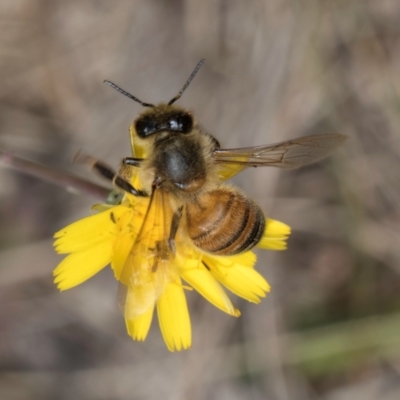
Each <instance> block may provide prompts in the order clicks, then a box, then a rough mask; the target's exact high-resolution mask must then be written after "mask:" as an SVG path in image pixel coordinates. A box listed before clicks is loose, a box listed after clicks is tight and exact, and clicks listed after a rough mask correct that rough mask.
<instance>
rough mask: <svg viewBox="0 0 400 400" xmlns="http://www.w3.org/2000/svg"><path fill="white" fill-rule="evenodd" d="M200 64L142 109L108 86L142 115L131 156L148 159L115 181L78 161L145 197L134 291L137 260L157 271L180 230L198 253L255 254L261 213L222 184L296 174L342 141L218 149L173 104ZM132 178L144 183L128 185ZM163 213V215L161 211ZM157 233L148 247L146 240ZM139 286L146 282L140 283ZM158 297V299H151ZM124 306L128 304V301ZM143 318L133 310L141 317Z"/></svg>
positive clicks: (108, 174) (98, 167)
mask: <svg viewBox="0 0 400 400" xmlns="http://www.w3.org/2000/svg"><path fill="white" fill-rule="evenodd" d="M203 62H204V60H201V61H200V62H199V63H198V64H197V66H196V68H195V69H194V71H193V72H192V74H191V75H190V77H189V79H188V80H187V81H186V83H185V85H184V86H183V88H182V89H181V91H180V92H179V93H178V94H177V95H176V96H175V97H174V98H172V99H171V100H170V101H169V102H168V103H161V104H158V105H153V104H150V103H144V102H142V101H141V100H139V99H138V98H136V97H135V96H133V95H131V94H130V93H128V92H126V91H125V90H123V89H121V88H120V87H118V86H117V85H115V84H114V83H112V82H110V81H105V83H106V84H108V85H110V86H111V87H113V88H114V89H116V90H118V91H119V92H120V93H122V94H124V95H125V96H127V97H129V98H130V99H132V100H134V101H135V102H137V103H139V104H141V105H142V106H143V107H145V108H146V110H145V111H143V112H142V113H141V114H139V116H138V117H137V118H136V119H135V120H134V122H133V124H132V126H131V140H132V142H133V148H135V147H136V148H140V149H142V152H143V154H146V156H145V157H137V156H136V154H134V156H133V157H126V158H124V159H123V161H122V167H121V169H120V171H119V172H118V173H115V172H114V171H113V170H112V169H111V168H110V167H108V166H107V165H105V164H104V163H102V162H101V161H98V160H96V159H94V158H92V157H90V156H87V155H84V154H78V155H77V157H76V161H78V162H83V163H86V164H90V165H91V166H92V168H93V169H94V170H95V171H97V172H98V173H100V174H101V175H102V176H103V177H105V178H108V179H110V180H112V181H113V183H114V185H115V186H117V187H118V188H119V189H121V190H123V191H125V192H127V193H130V194H131V195H134V196H137V197H149V205H148V210H147V213H146V216H145V220H144V222H143V224H142V228H141V230H140V232H139V235H138V237H137V239H136V241H135V243H134V244H133V247H132V249H131V251H130V253H129V256H128V259H127V261H126V266H125V268H124V270H125V271H124V273H123V274H125V278H124V277H122V278H121V281H122V283H123V284H125V285H131V284H133V285H134V284H135V281H132V279H133V280H134V279H135V278H133V276H135V273H134V269H135V268H136V267H135V263H136V262H137V257H138V255H139V254H140V253H142V252H146V253H148V254H149V257H147V258H148V259H149V260H150V261H149V267H148V269H149V270H150V271H151V272H155V271H157V269H158V268H160V266H161V265H162V264H163V263H168V262H170V260H171V259H172V258H173V257H174V252H175V237H176V235H177V232H178V231H179V230H181V231H182V232H183V236H186V237H188V238H189V239H190V240H191V241H192V243H193V244H194V245H195V246H196V247H197V248H198V249H200V251H203V252H207V253H211V254H214V255H222V256H231V255H235V254H239V253H243V252H245V251H248V250H250V249H252V248H253V247H254V246H256V245H257V244H258V243H259V241H260V240H261V238H262V235H263V232H264V230H265V223H266V222H265V216H264V213H263V211H262V210H261V208H260V207H259V206H258V205H257V204H256V203H255V202H254V201H253V200H251V199H249V198H248V197H247V196H246V195H245V194H243V193H242V192H241V191H240V190H239V189H237V188H235V187H233V186H228V185H226V184H224V183H223V182H222V181H223V180H225V179H227V178H230V177H232V176H234V175H235V174H237V173H238V172H240V171H241V170H243V169H245V168H247V167H260V166H274V167H280V168H286V169H290V168H297V167H300V166H303V165H307V164H310V163H314V162H316V161H319V160H321V159H322V158H324V157H326V156H327V155H328V154H330V153H331V152H332V151H333V150H334V149H335V148H336V147H338V146H339V145H340V144H341V143H342V142H343V141H344V140H345V139H346V137H345V136H344V135H340V134H327V135H315V136H306V137H301V138H299V139H293V140H288V141H285V142H281V143H277V144H269V145H261V146H255V147H247V148H236V149H221V147H220V144H219V142H218V140H217V139H215V138H214V137H213V136H212V135H210V134H209V133H208V132H206V131H205V130H203V129H202V128H201V127H200V125H199V124H198V122H197V121H196V120H195V118H194V116H193V115H192V114H191V113H190V112H189V111H187V110H186V109H184V108H181V107H178V106H175V105H174V103H175V102H176V101H177V100H178V99H179V98H180V97H181V96H182V93H183V92H184V91H185V89H186V88H187V86H188V85H189V84H190V82H191V81H192V79H193V78H194V76H195V75H196V73H197V71H198V70H199V68H200V66H201V65H202V64H203ZM132 171H135V173H137V175H138V177H139V181H138V182H140V183H141V186H140V187H135V186H134V184H132V180H131V179H130V177H131V176H132ZM160 210H162V211H160ZM152 230H154V231H156V233H154V235H153V237H152V238H151V239H149V232H150V231H152ZM140 279H141V281H139V284H141V283H142V282H143V281H144V279H143V278H140ZM155 296H157V293H155ZM125 300H126V299H125ZM139 313H140V310H139V311H138V310H136V312H135V315H138V314H139Z"/></svg>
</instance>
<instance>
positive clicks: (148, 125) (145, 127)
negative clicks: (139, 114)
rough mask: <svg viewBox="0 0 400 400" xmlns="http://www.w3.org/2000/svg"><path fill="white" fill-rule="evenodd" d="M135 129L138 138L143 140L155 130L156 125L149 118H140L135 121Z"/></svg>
mask: <svg viewBox="0 0 400 400" xmlns="http://www.w3.org/2000/svg"><path fill="white" fill-rule="evenodd" d="M135 129H136V132H137V134H138V136H139V137H141V138H145V137H147V136H149V135H151V134H152V133H154V132H155V131H156V130H157V124H156V123H155V122H154V121H153V120H152V119H150V118H141V119H138V120H137V121H136V123H135Z"/></svg>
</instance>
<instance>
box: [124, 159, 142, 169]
mask: <svg viewBox="0 0 400 400" xmlns="http://www.w3.org/2000/svg"><path fill="white" fill-rule="evenodd" d="M143 160H144V158H135V157H125V158H124V159H123V160H122V165H130V166H132V167H140V164H141V163H142V161H143Z"/></svg>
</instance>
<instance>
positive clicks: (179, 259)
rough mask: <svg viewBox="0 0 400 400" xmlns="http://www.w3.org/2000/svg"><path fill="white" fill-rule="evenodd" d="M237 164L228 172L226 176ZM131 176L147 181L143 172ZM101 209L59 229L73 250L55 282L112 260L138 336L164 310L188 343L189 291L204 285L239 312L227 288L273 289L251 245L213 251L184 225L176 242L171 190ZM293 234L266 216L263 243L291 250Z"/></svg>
mask: <svg viewBox="0 0 400 400" xmlns="http://www.w3.org/2000/svg"><path fill="white" fill-rule="evenodd" d="M136 151H137V152H139V153H140V151H141V149H136ZM142 154H143V152H142ZM238 170H239V169H238ZM238 170H236V171H234V170H232V168H231V169H230V170H228V169H227V170H224V171H221V175H220V176H221V180H222V179H226V178H228V177H230V176H232V175H234V174H235V173H237V172H238ZM131 182H132V184H134V185H136V187H137V186H138V185H139V186H140V182H139V181H138V176H137V175H136V174H134V175H133V176H131ZM94 211H95V212H96V213H95V214H94V215H91V216H89V217H86V218H83V219H81V220H79V221H77V222H75V223H73V224H71V225H69V226H67V227H65V228H63V229H61V230H60V231H59V232H57V233H56V234H55V235H54V237H55V242H54V246H55V249H56V251H57V252H58V253H60V254H68V255H67V256H66V257H65V258H64V260H63V261H61V263H60V264H59V265H58V266H57V268H56V269H55V270H54V276H55V279H54V282H55V283H56V285H57V287H58V288H59V289H60V290H62V291H63V290H67V289H70V288H72V287H75V286H77V285H79V284H81V283H83V282H84V281H86V280H87V279H89V278H91V277H92V276H93V275H95V274H96V273H98V272H99V271H100V270H102V269H103V268H105V267H106V266H107V265H109V264H110V265H111V268H112V269H113V271H114V276H115V278H116V279H117V280H118V281H119V282H120V296H119V298H120V299H121V304H120V305H121V308H122V310H123V314H124V318H125V321H126V327H127V331H128V334H129V335H130V336H131V337H132V338H133V339H135V340H139V341H142V340H145V339H146V336H147V334H148V331H149V328H150V324H151V321H152V319H153V314H154V310H155V309H157V314H158V320H159V325H160V329H161V332H162V335H163V337H164V340H165V343H166V345H167V347H168V349H169V350H171V351H174V350H182V349H187V348H189V347H190V345H191V340H192V339H191V324H190V317H189V311H188V307H187V303H186V297H185V290H190V289H192V288H193V289H195V290H197V291H198V292H199V293H200V294H201V295H202V296H203V297H205V298H206V299H207V300H208V301H209V302H210V303H212V304H213V305H214V306H216V307H217V308H219V309H220V310H222V311H224V312H226V313H227V314H229V315H232V316H235V317H238V316H239V315H240V312H239V310H237V309H236V308H235V307H234V305H233V304H232V302H231V300H230V298H229V297H228V295H227V294H226V292H225V290H224V288H223V287H225V288H227V289H229V290H230V291H231V292H233V293H234V294H236V295H237V296H239V297H242V298H244V299H246V300H248V301H250V302H253V303H259V302H260V301H261V299H262V298H263V297H265V296H266V294H267V293H268V292H269V290H270V286H269V284H268V282H267V281H266V280H265V279H264V278H263V277H262V276H261V275H260V274H259V273H258V272H257V271H256V270H255V269H254V265H255V262H256V255H255V253H254V252H252V251H247V252H245V253H242V254H238V255H233V256H216V255H213V254H210V253H206V252H204V251H202V250H200V249H199V248H197V247H196V246H195V245H194V244H193V242H192V241H191V240H190V239H189V237H188V236H187V235H186V234H185V229H178V231H177V234H176V236H175V239H174V243H173V245H171V243H169V241H168V240H165V238H168V232H169V231H168V230H169V229H170V221H171V219H172V218H173V217H172V216H173V214H174V210H173V208H172V206H171V204H170V202H169V198H168V193H166V192H163V191H162V190H156V191H155V192H154V193H153V194H152V196H151V197H150V198H144V197H135V196H133V195H130V194H126V195H125V196H124V198H123V200H122V202H121V204H118V205H113V206H110V205H106V204H101V205H97V206H95V207H94ZM289 234H290V228H289V227H288V226H287V225H285V224H283V223H281V222H278V221H275V220H271V219H267V220H266V228H265V231H264V234H263V236H262V239H261V241H260V242H259V243H258V247H260V248H264V249H270V250H284V249H285V248H286V240H287V237H288V235H289Z"/></svg>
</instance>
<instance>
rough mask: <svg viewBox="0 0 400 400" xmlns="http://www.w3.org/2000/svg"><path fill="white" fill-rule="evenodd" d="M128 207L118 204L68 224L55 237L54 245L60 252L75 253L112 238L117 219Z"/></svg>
mask: <svg viewBox="0 0 400 400" xmlns="http://www.w3.org/2000/svg"><path fill="white" fill-rule="evenodd" d="M126 210H128V208H127V207H124V206H116V207H112V208H111V209H109V210H106V211H104V212H101V213H99V214H95V215H91V216H90V217H86V218H83V219H81V220H79V221H77V222H74V223H73V224H71V225H68V226H66V227H65V228H63V229H61V230H60V231H58V232H57V233H55V235H54V237H55V238H56V241H55V242H54V247H55V249H56V251H57V253H59V254H65V253H73V252H75V251H80V250H83V249H86V248H88V247H93V246H96V245H97V244H98V243H100V242H102V241H106V240H111V237H112V235H113V234H114V233H115V222H114V221H115V220H116V218H119V217H120V216H121V214H123V213H124V212H125V211H126Z"/></svg>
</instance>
